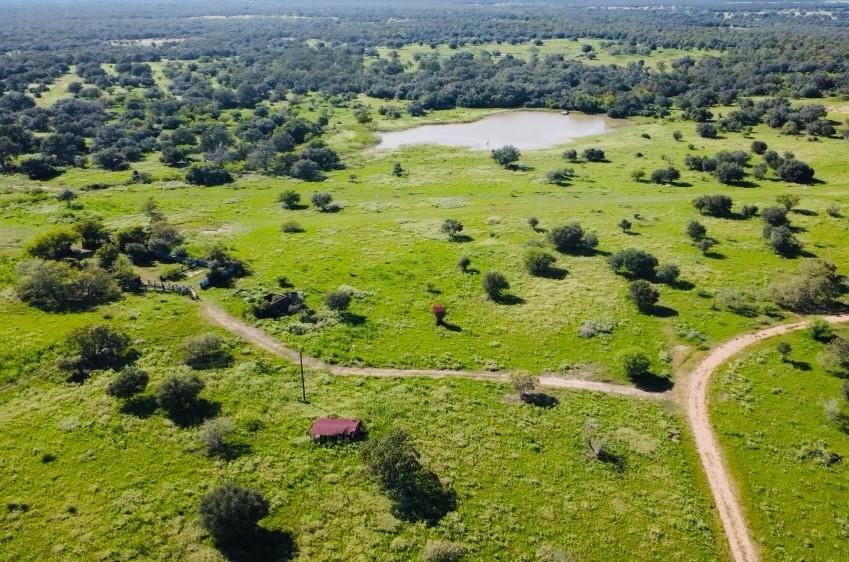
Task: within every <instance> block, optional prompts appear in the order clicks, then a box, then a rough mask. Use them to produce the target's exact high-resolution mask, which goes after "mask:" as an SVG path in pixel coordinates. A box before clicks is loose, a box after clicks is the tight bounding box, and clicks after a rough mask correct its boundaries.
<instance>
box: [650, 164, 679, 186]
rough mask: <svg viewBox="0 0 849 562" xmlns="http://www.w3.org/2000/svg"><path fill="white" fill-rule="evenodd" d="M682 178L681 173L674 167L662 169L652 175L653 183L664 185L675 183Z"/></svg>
mask: <svg viewBox="0 0 849 562" xmlns="http://www.w3.org/2000/svg"><path fill="white" fill-rule="evenodd" d="M680 177H681V172H679V171H678V170H676V169H675V168H673V167H671V166H670V167H669V168H661V169H659V170H655V171H653V172H652V173H651V182H652V183H658V184H662V185H666V184H670V183H675V182H676V181H678V179H679V178H680Z"/></svg>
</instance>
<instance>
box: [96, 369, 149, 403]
mask: <svg viewBox="0 0 849 562" xmlns="http://www.w3.org/2000/svg"><path fill="white" fill-rule="evenodd" d="M149 381H150V377H149V376H148V374H147V373H146V372H145V371H142V370H141V369H139V368H138V367H132V366H130V367H124V368H123V369H121V371H120V372H119V373H118V375H117V376H116V377H115V378H114V379H113V380H112V382H110V383H109V386H107V387H106V394H107V395H108V396H112V397H113V398H124V399H128V398H132V397H133V396H135V395H136V394H139V393H141V392H144V389H145V388H147V383H148V382H149Z"/></svg>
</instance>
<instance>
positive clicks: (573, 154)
mask: <svg viewBox="0 0 849 562" xmlns="http://www.w3.org/2000/svg"><path fill="white" fill-rule="evenodd" d="M563 158H564V159H565V160H568V161H570V162H574V161H575V160H577V159H578V151H577V150H575V149H574V148H570V149H568V150H564V151H563Z"/></svg>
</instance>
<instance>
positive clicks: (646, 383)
mask: <svg viewBox="0 0 849 562" xmlns="http://www.w3.org/2000/svg"><path fill="white" fill-rule="evenodd" d="M631 382H633V383H634V386H636V387H637V388H639V389H640V390H644V391H646V392H666V391H668V390H671V389H672V387H673V386H674V385H675V383H673V382H672V380H671V379H669V378H668V377H661V376H658V375H655V374H654V373H645V374H642V375H637V376H634V377H631Z"/></svg>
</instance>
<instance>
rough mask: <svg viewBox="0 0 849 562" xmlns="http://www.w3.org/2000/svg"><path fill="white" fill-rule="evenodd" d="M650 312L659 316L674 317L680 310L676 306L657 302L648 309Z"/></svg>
mask: <svg viewBox="0 0 849 562" xmlns="http://www.w3.org/2000/svg"><path fill="white" fill-rule="evenodd" d="M648 313H649V314H651V315H652V316H657V317H658V318H672V317H673V316H678V311H677V310H675V309H674V308H669V307H668V306H663V305H661V304H656V305H654V306H652V307H651V308H650V309H648Z"/></svg>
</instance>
